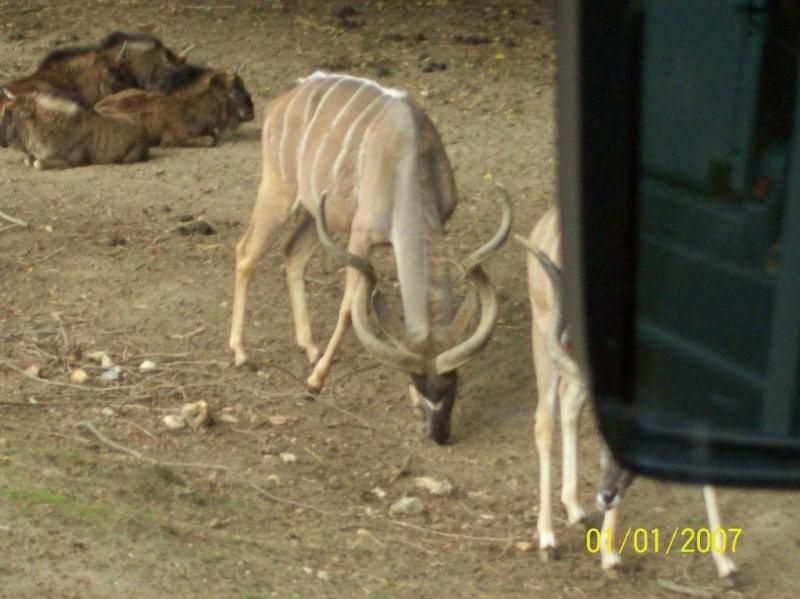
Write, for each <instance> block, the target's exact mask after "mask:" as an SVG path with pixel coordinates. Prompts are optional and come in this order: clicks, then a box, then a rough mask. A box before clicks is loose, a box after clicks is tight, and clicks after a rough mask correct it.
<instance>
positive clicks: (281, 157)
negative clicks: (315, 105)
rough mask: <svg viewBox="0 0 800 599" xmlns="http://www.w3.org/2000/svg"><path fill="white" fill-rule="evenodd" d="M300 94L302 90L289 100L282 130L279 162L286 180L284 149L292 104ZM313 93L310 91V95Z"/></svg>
mask: <svg viewBox="0 0 800 599" xmlns="http://www.w3.org/2000/svg"><path fill="white" fill-rule="evenodd" d="M299 95H300V90H297V92H295V94H294V96H292V99H291V100H289V104H288V105H287V106H286V111H285V112H284V113H283V130H282V131H281V145H280V146H279V149H278V164H279V165H280V167H281V178H282V179H283V180H284V181H286V180H287V179H286V160H285V159H284V158H285V156H286V152H285V151H284V149H285V148H286V139H287V138H288V137H289V133H288V132H289V113H290V112H291V111H292V106H293V105H294V101H295V100H297V97H298V96H299ZM310 95H311V93H309V96H310Z"/></svg>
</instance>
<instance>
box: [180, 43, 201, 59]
mask: <svg viewBox="0 0 800 599" xmlns="http://www.w3.org/2000/svg"><path fill="white" fill-rule="evenodd" d="M195 47H197V44H189V45H188V46H186V47H185V48H184V49H183V50H181V51H180V52H179V53H178V58H180V59H181V60H186V57H187V56H189V52H191V51H192V50H194V49H195Z"/></svg>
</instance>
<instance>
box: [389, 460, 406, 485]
mask: <svg viewBox="0 0 800 599" xmlns="http://www.w3.org/2000/svg"><path fill="white" fill-rule="evenodd" d="M410 461H411V454H410V453H409V454H408V455H407V456H406V459H404V460H403V463H402V464H400V467H399V468H398V469H397V470H396V471H395V473H394V474H392V477H391V478H390V479H389V480H388V481H387V483H386V484H387V485H388V486H391V485H393V484H394V483H395V482H397V479H398V478H400V477H401V476H403V475H404V474H405V473H406V472H408V463H409V462H410Z"/></svg>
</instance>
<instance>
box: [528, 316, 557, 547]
mask: <svg viewBox="0 0 800 599" xmlns="http://www.w3.org/2000/svg"><path fill="white" fill-rule="evenodd" d="M532 338H533V355H534V356H543V355H545V353H544V340H543V339H542V334H541V332H540V331H539V330H538V327H537V326H536V323H535V322H534V324H533V330H532ZM542 362H543V361H542V360H534V368H535V370H536V386H537V389H538V400H537V403H536V425H535V428H534V434H535V438H536V451H537V453H538V454H539V517H538V521H537V531H538V534H539V551H540V554H541V557H542V559H545V560H546V559H549V558H550V557H551V554H554V553H555V550H556V536H555V532H553V510H552V497H551V495H552V471H551V465H552V453H553V423H554V421H555V410H556V402H557V401H558V376H557V374H556V372H555V371H554V370H553V369H552V368H547V366H546V365H545V364H543V363H542Z"/></svg>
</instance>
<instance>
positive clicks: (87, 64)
mask: <svg viewBox="0 0 800 599" xmlns="http://www.w3.org/2000/svg"><path fill="white" fill-rule="evenodd" d="M191 48H192V46H190V47H188V48H186V49H185V50H184V51H183V52H181V53H180V54H176V53H175V52H173V51H172V50H170V49H169V48H167V47H166V46H164V44H163V43H162V42H161V40H160V39H158V38H157V37H155V36H152V35H149V34H146V33H125V32H123V31H115V32H113V33H110V34H109V35H107V36H106V37H105V38H104V39H103V40H102V41H101V42H100V43H99V44H96V45H87V46H74V47H66V48H58V49H56V50H53V51H52V52H50V53H49V54H48V55H47V56H45V57H44V59H43V60H42V61H41V62H40V63H39V65H38V66H37V67H36V70H35V71H34V72H33V73H31V74H30V75H27V76H25V77H21V78H19V79H15V80H14V81H10V82H8V83H5V84H3V86H2V87H4V88H5V89H7V90H8V91H10V92H11V93H12V94H14V95H16V96H18V95H21V94H31V93H35V92H38V93H49V94H56V95H58V94H66V95H69V96H75V97H76V98H79V99H80V100H81V101H83V102H85V103H86V105H87V106H92V105H94V104H95V103H96V102H98V101H99V100H101V99H102V98H105V97H106V96H108V95H111V94H114V93H117V92H119V91H122V90H124V89H128V88H131V87H138V88H143V89H153V88H160V87H161V86H162V85H163V84H164V83H165V81H166V79H167V77H168V75H169V74H170V72H171V71H172V69H173V68H175V67H177V66H179V65H182V64H184V63H185V61H186V56H187V53H188V52H189V51H190V50H191ZM7 101H8V100H7V99H6V97H5V96H4V95H2V94H0V111H2V108H3V106H4V105H5V104H6V102H7ZM6 145H7V143H6V142H5V138H4V135H3V131H2V129H0V146H2V147H5V146H6Z"/></svg>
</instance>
